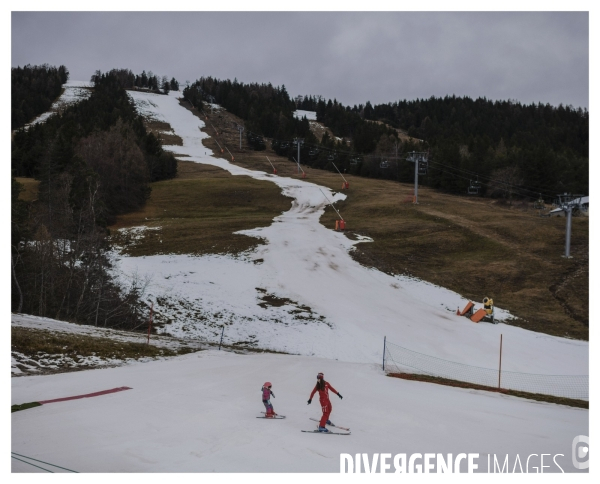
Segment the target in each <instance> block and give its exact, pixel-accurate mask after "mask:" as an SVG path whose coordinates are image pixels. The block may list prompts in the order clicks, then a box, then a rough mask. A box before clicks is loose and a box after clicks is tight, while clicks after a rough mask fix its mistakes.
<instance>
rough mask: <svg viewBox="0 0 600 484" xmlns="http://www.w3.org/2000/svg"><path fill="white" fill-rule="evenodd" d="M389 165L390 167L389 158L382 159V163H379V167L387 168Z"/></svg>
mask: <svg viewBox="0 0 600 484" xmlns="http://www.w3.org/2000/svg"><path fill="white" fill-rule="evenodd" d="M389 167H390V164H389V163H388V161H387V160H381V163H379V168H383V169H385V168H389Z"/></svg>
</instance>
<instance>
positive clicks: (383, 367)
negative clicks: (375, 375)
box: [382, 336, 386, 371]
mask: <svg viewBox="0 0 600 484" xmlns="http://www.w3.org/2000/svg"><path fill="white" fill-rule="evenodd" d="M385 338H386V337H385V336H384V337H383V366H382V369H383V371H385Z"/></svg>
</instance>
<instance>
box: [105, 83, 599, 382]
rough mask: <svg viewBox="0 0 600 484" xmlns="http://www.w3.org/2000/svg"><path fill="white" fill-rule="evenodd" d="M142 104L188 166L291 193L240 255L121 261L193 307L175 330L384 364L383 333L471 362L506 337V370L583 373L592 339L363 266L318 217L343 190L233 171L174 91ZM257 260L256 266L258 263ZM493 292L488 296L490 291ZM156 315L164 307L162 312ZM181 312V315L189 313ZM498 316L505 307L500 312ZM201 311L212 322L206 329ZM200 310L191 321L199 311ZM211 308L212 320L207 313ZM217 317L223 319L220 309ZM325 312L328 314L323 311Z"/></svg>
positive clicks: (488, 359) (486, 357) (123, 270)
mask: <svg viewBox="0 0 600 484" xmlns="http://www.w3.org/2000/svg"><path fill="white" fill-rule="evenodd" d="M130 95H131V97H132V98H133V99H134V101H135V102H136V105H137V106H138V107H139V109H140V111H142V112H143V113H144V114H148V115H151V116H152V117H154V118H156V119H162V120H164V121H166V122H168V123H169V124H170V125H171V127H172V129H173V130H174V132H175V133H176V134H177V135H178V136H180V137H181V138H182V140H183V146H168V147H167V149H169V150H171V151H173V152H174V153H176V154H185V155H187V157H186V158H185V159H186V160H188V161H193V162H196V163H205V164H210V165H214V166H218V167H220V168H223V169H225V170H227V171H229V172H230V173H231V174H233V175H246V176H250V177H253V178H255V179H258V180H267V181H270V182H272V183H275V184H277V185H278V186H279V187H280V188H281V189H282V192H283V193H284V194H285V195H287V196H290V197H292V198H293V199H294V201H293V203H292V207H291V209H290V210H288V211H287V212H285V213H283V214H281V215H280V216H278V217H276V218H275V219H274V221H273V224H272V225H271V226H269V227H266V228H257V229H254V230H246V231H243V232H241V233H244V234H246V235H250V236H255V237H260V238H263V239H265V240H266V245H262V246H260V247H259V248H258V249H257V250H256V251H255V252H253V253H250V254H245V255H242V256H237V257H233V256H217V255H208V256H202V257H193V256H182V255H157V256H148V257H126V256H122V255H119V256H117V257H116V260H117V267H118V271H119V272H120V275H121V277H122V278H123V279H124V280H126V279H127V277H130V276H131V274H134V273H136V274H138V275H148V276H149V277H152V284H151V288H150V293H151V295H152V297H154V298H156V297H160V296H168V297H171V298H174V300H179V301H180V302H181V305H182V306H184V307H187V308H190V309H189V311H188V312H187V313H185V311H182V312H180V313H177V312H175V311H173V310H171V312H170V313H169V310H167V309H166V308H165V310H164V311H165V314H168V315H170V316H172V318H173V322H172V323H171V324H170V325H168V326H167V327H166V330H167V331H168V332H169V333H170V334H173V335H174V336H178V337H182V336H184V335H186V334H188V335H193V336H194V337H198V336H202V337H206V338H208V339H209V340H211V341H214V340H215V339H216V338H217V337H218V336H220V326H221V324H223V323H226V328H225V341H227V342H228V343H230V344H232V343H235V342H236V341H250V342H255V344H256V345H257V346H259V347H263V348H271V349H276V350H280V351H286V352H290V353H295V354H303V355H311V356H319V357H323V358H331V359H339V360H344V361H355V362H369V363H373V362H378V361H381V355H382V345H383V337H384V335H385V336H387V338H388V341H390V342H392V343H396V344H399V345H401V346H404V347H406V348H409V349H411V350H414V351H419V352H421V353H425V354H428V355H432V356H436V357H438V358H444V359H448V360H451V361H457V362H461V363H465V364H470V365H475V366H481V367H487V368H496V367H497V359H498V348H499V340H500V334H503V338H504V339H503V341H504V343H503V360H502V364H503V368H504V369H506V370H512V371H522V372H528V373H542V374H587V373H588V343H587V342H584V341H575V340H569V339H564V338H558V337H554V336H549V335H545V334H541V333H535V332H531V331H527V330H524V329H521V328H517V327H513V326H509V325H507V324H502V323H500V324H497V325H492V324H489V323H479V324H474V323H472V322H471V321H469V320H468V319H467V318H464V317H458V316H456V315H455V313H456V309H457V308H459V307H461V308H462V307H463V306H464V305H465V303H466V302H467V301H466V300H465V299H463V298H462V297H461V296H460V295H458V294H456V293H454V292H452V291H449V290H447V289H444V288H441V287H438V286H435V285H433V284H429V283H427V282H424V281H420V280H417V279H412V278H409V277H403V276H395V277H393V276H390V275H387V274H384V273H382V272H380V271H378V270H374V269H369V268H365V267H363V266H361V265H360V264H358V263H357V262H355V261H354V260H352V258H351V257H350V255H349V251H350V250H352V248H353V246H354V244H356V243H358V242H356V241H351V240H349V239H348V238H346V237H345V236H344V235H343V234H342V233H338V232H335V231H333V230H331V229H329V228H326V227H324V226H323V225H321V224H320V223H319V218H320V217H321V215H322V214H323V211H324V207H325V205H326V200H325V198H324V197H323V193H322V192H321V190H322V191H323V192H324V193H325V194H326V195H327V196H328V197H329V198H330V199H331V200H333V201H338V200H343V199H344V198H345V195H343V194H341V193H335V192H332V191H330V190H328V189H326V188H324V187H320V186H318V185H315V184H313V183H310V181H306V180H298V179H291V178H285V177H279V176H275V175H271V174H267V173H264V172H260V171H252V170H248V169H245V168H241V167H238V166H236V165H233V164H231V163H229V162H228V161H227V160H224V159H220V158H216V157H214V156H213V153H212V152H211V150H210V149H208V148H206V147H204V146H203V145H202V139H203V138H206V137H208V135H207V134H205V133H203V132H201V131H200V128H201V127H203V126H204V122H203V121H202V120H201V119H199V118H197V117H196V116H194V115H193V114H192V113H191V112H190V111H188V110H187V109H184V108H183V107H181V106H180V105H179V103H178V100H177V97H179V96H180V93H178V92H171V93H170V95H168V96H164V95H156V94H149V93H140V92H132V91H130ZM257 260H262V262H258V263H254V262H253V261H257ZM256 288H261V289H264V290H265V291H266V292H267V293H268V294H273V295H275V296H277V297H280V298H283V297H285V298H288V299H290V300H292V301H294V302H297V303H298V305H303V306H306V307H308V308H310V309H311V310H312V312H313V315H314V316H315V317H314V318H313V319H311V318H308V319H304V320H303V319H297V318H294V316H295V314H290V311H294V310H295V309H294V306H282V307H277V308H276V307H267V308H261V307H259V306H258V303H260V302H261V299H260V297H261V296H262V295H263V293H261V292H260V291H257V289H256ZM492 296H493V295H492ZM159 311H160V309H159ZM182 313H184V314H182ZM496 313H497V318H498V319H500V320H503V319H504V320H506V319H507V318H509V317H510V314H508V312H506V311H502V310H501V309H499V308H496ZM199 314H201V315H203V316H204V317H206V318H207V320H212V322H211V323H209V324H205V323H204V322H203V321H206V320H203V319H200V320H198V319H196V317H197V315H199ZM194 315H196V316H194ZM211 315H212V317H210V316H211ZM215 315H216V316H215ZM320 316H323V317H324V319H323V318H320V319H319V317H320Z"/></svg>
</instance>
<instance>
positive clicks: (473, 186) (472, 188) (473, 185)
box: [467, 180, 481, 195]
mask: <svg viewBox="0 0 600 484" xmlns="http://www.w3.org/2000/svg"><path fill="white" fill-rule="evenodd" d="M480 188H481V185H480V183H479V180H475V181H473V180H469V188H467V193H468V194H469V195H478V194H479V189H480Z"/></svg>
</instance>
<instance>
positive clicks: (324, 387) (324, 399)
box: [308, 373, 342, 432]
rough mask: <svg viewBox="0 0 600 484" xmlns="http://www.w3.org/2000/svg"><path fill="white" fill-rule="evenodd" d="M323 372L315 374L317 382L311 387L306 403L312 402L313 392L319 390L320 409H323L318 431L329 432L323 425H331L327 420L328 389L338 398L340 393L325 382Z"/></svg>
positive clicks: (328, 411) (328, 409)
mask: <svg viewBox="0 0 600 484" xmlns="http://www.w3.org/2000/svg"><path fill="white" fill-rule="evenodd" d="M323 376H324V375H323V373H319V374H318V375H317V384H316V385H315V388H313V391H312V393H311V394H310V398H309V399H308V404H309V405H310V403H311V402H312V398H313V396H314V394H315V393H316V392H317V391H318V392H319V400H320V402H321V409H322V410H323V416H322V417H321V421H320V422H319V432H329V430H328V429H327V428H326V427H325V425H333V424H332V423H331V421H330V420H329V415H330V414H331V410H332V407H331V402H330V401H329V390H331V391H332V392H333V393H335V394H336V395H337V396H338V397H340V399H341V398H342V395H341V394H340V393H338V391H337V390H336V389H335V388H333V387H332V386H331V385H330V384H329V383H328V382H326V381H325V380H324V378H323Z"/></svg>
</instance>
